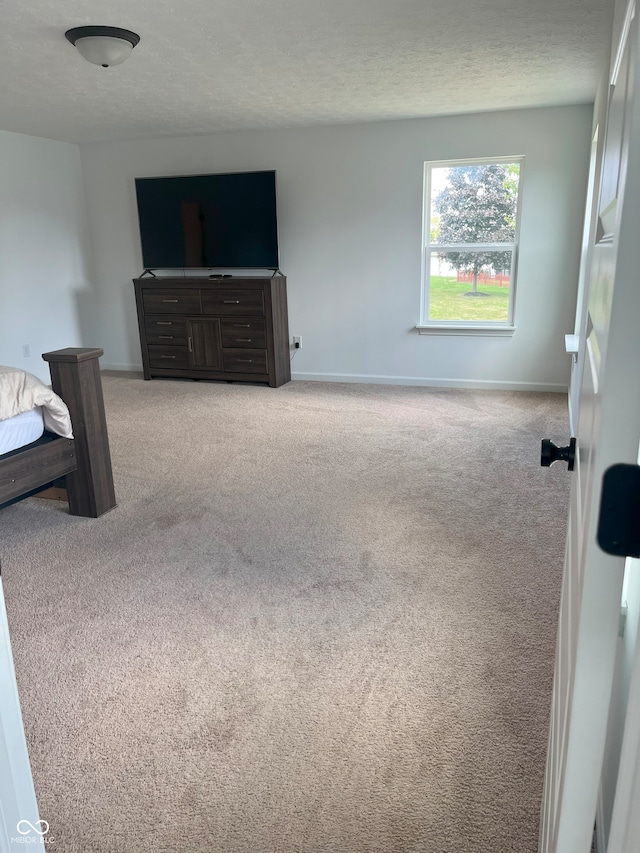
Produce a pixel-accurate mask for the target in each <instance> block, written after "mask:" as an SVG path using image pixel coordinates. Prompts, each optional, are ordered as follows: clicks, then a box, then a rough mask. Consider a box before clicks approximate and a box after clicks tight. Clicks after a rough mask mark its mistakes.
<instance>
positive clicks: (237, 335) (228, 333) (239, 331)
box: [220, 320, 267, 349]
mask: <svg viewBox="0 0 640 853" xmlns="http://www.w3.org/2000/svg"><path fill="white" fill-rule="evenodd" d="M220 325H221V326H222V346H223V347H252V348H253V349H263V348H264V347H266V345H267V333H266V331H265V326H264V320H246V321H243V320H222V321H221V323H220Z"/></svg>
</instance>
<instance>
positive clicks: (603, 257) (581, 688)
mask: <svg viewBox="0 0 640 853" xmlns="http://www.w3.org/2000/svg"><path fill="white" fill-rule="evenodd" d="M625 5H626V4H625ZM622 13H623V14H622V16H620V15H617V20H623V21H624V24H623V25H622V26H621V27H619V28H618V29H620V33H619V35H618V37H617V38H616V39H615V43H614V44H613V50H612V62H611V75H610V83H611V86H610V90H609V97H608V110H607V123H606V136H605V142H604V150H603V159H602V169H601V180H600V189H599V194H598V202H597V208H596V210H597V228H596V229H595V240H594V245H593V248H592V253H591V261H590V270H589V277H588V294H587V311H586V318H585V322H584V327H583V328H582V329H581V334H580V338H581V340H580V351H579V358H578V362H579V364H581V366H582V375H581V377H578V381H579V382H580V392H579V402H578V416H577V425H576V428H577V439H578V441H577V455H576V462H575V470H574V472H573V474H572V475H568V476H572V477H573V481H572V487H571V499H570V510H569V526H568V535H567V548H566V556H565V569H564V578H563V588H562V601H561V607H560V619H559V626H558V643H557V651H556V664H555V676H554V688H553V702H552V711H551V728H550V735H549V749H548V754H547V769H546V778H545V790H544V798H543V805H542V816H541V824H540V844H539V851H540V853H588V851H589V850H590V845H591V839H592V833H593V825H594V819H595V814H596V804H597V797H598V787H599V782H600V775H601V768H602V762H603V755H604V748H605V737H606V730H607V717H608V711H609V701H610V696H611V689H612V681H613V672H614V664H615V654H616V643H617V637H618V626H619V616H620V606H621V591H622V581H623V572H624V559H623V558H621V557H612V556H609V555H607V554H605V553H604V552H603V551H602V550H601V549H600V548H599V546H598V545H597V543H596V530H597V526H598V516H599V509H600V494H601V482H602V477H603V474H604V472H605V471H606V470H607V469H608V468H609V467H610V466H611V465H613V464H616V463H620V462H622V463H629V464H634V463H635V462H636V460H637V455H638V442H639V439H640V334H639V333H638V328H639V321H640V78H639V76H638V72H639V69H638V55H637V50H636V45H637V30H638V20H637V18H636V16H635V0H631V2H629V3H628V5H626V8H625V9H622Z"/></svg>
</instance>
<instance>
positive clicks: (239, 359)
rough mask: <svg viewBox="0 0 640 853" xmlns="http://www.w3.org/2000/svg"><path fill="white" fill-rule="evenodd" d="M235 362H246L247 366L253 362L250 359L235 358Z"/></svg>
mask: <svg viewBox="0 0 640 853" xmlns="http://www.w3.org/2000/svg"><path fill="white" fill-rule="evenodd" d="M236 361H246V362H247V364H251V363H252V362H253V359H252V358H237V359H236Z"/></svg>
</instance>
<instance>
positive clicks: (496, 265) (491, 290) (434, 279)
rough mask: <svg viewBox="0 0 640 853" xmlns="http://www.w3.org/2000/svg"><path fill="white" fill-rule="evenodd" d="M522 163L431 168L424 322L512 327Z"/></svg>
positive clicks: (435, 326) (431, 326)
mask: <svg viewBox="0 0 640 853" xmlns="http://www.w3.org/2000/svg"><path fill="white" fill-rule="evenodd" d="M521 166H522V158H521V157H512V158H509V159H501V160H482V161H478V160H471V161H460V160H456V161H449V162H437V163H425V183H424V186H425V191H424V214H423V215H424V253H423V293H422V311H421V320H420V324H419V325H418V329H421V330H422V329H424V330H429V331H438V330H440V331H446V330H447V329H449V330H451V329H456V330H459V331H461V332H464V331H465V330H473V331H478V330H483V329H484V330H489V331H491V330H496V329H503V330H504V331H505V332H508V331H509V330H511V329H512V328H513V306H514V294H515V272H516V255H517V247H518V223H519V196H520V175H521Z"/></svg>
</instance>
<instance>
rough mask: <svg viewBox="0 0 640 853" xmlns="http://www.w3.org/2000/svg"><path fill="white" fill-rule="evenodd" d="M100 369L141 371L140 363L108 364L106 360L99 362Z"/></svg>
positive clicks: (122, 371)
mask: <svg viewBox="0 0 640 853" xmlns="http://www.w3.org/2000/svg"><path fill="white" fill-rule="evenodd" d="M100 370H116V371H118V372H119V373H131V372H132V371H134V372H135V373H142V365H141V364H109V363H108V362H105V361H101V362H100Z"/></svg>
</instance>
